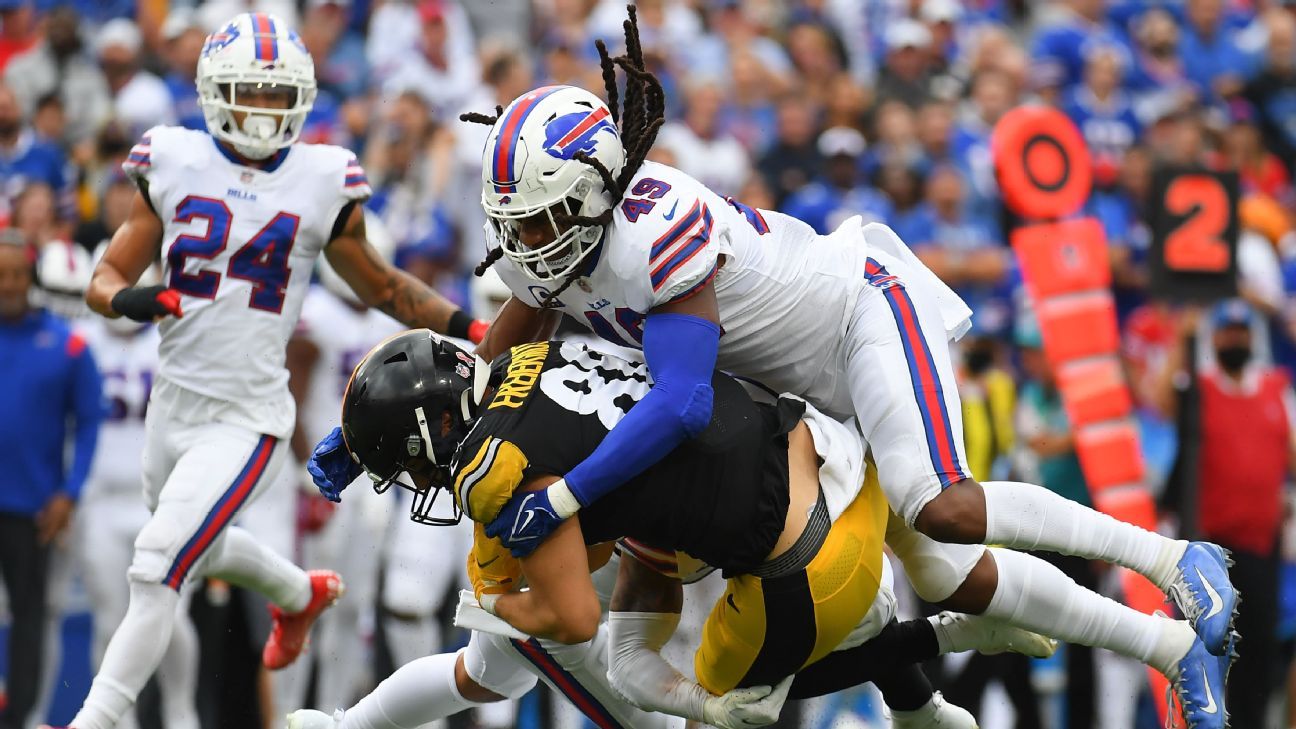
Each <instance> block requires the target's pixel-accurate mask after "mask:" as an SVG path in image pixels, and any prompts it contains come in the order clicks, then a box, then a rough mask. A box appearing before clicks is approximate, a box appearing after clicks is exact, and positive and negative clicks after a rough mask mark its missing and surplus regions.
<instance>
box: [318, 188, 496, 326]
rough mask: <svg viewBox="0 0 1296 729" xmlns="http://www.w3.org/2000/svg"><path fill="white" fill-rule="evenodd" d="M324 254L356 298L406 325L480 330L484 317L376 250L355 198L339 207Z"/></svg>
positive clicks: (483, 324)
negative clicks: (370, 243)
mask: <svg viewBox="0 0 1296 729" xmlns="http://www.w3.org/2000/svg"><path fill="white" fill-rule="evenodd" d="M324 255H325V256H327V257H328V262H329V264H330V265H332V266H333V269H334V270H335V271H337V272H338V275H340V276H341V277H342V279H343V280H344V281H346V282H347V285H348V286H350V287H351V290H352V291H355V293H356V296H358V297H360V300H361V301H363V302H364V303H365V304H366V305H367V306H371V307H373V308H375V309H378V310H379V311H381V312H383V313H384V314H387V315H388V316H390V317H391V318H393V319H395V320H396V321H399V322H400V323H402V324H404V325H405V326H407V327H411V328H420V327H426V328H428V329H431V330H432V331H434V332H438V333H441V334H446V335H449V336H451V337H458V338H460V339H468V340H471V341H474V342H479V341H481V338H482V335H483V334H485V331H486V327H487V326H488V323H487V322H484V321H481V320H480V319H477V320H475V319H473V318H472V317H471V316H469V315H468V314H467V312H465V311H463V310H462V309H460V308H459V307H457V306H455V305H454V304H452V303H450V301H448V300H447V299H446V298H445V297H443V296H441V295H440V294H438V293H437V292H436V291H434V290H433V289H432V288H431V287H430V286H428V285H427V284H425V283H423V282H422V281H419V280H418V279H417V278H415V277H413V276H411V275H410V274H408V273H406V272H405V271H402V270H400V269H398V268H396V267H395V266H393V265H391V264H390V263H388V262H387V261H384V260H383V258H382V256H380V255H378V252H377V251H375V250H374V249H373V246H371V245H369V242H368V240H367V238H366V236H365V223H364V211H363V210H362V209H361V207H360V205H359V203H355V202H352V203H349V204H348V205H347V207H346V208H344V209H343V211H342V214H341V215H340V216H339V217H338V222H337V225H335V226H334V229H333V236H332V238H331V239H330V240H329V244H328V246H327V247H326V248H325V249H324Z"/></svg>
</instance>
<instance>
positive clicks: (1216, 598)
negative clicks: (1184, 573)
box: [1193, 567, 1224, 620]
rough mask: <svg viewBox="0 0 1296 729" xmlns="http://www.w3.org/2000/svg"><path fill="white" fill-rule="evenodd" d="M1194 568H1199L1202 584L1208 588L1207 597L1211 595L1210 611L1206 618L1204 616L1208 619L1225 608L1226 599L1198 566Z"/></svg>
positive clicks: (1198, 577)
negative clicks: (1221, 596)
mask: <svg viewBox="0 0 1296 729" xmlns="http://www.w3.org/2000/svg"><path fill="white" fill-rule="evenodd" d="M1193 569H1195V570H1197V579H1199V580H1201V581H1202V586H1203V587H1205V588H1206V597H1209V598H1210V601H1211V607H1210V611H1209V612H1207V613H1206V617H1205V618H1202V619H1203V620H1208V619H1210V618H1213V617H1215V616H1216V615H1219V614H1220V611H1221V610H1223V609H1224V600H1223V599H1221V598H1220V595H1219V593H1218V592H1216V591H1215V588H1214V587H1212V586H1211V583H1210V581H1209V580H1207V579H1206V578H1205V577H1203V576H1202V573H1201V569H1200V568H1197V567H1194V568H1193Z"/></svg>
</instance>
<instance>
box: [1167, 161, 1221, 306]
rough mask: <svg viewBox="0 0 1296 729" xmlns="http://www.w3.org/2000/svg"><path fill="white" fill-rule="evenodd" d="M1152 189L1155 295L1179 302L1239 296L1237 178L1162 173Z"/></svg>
mask: <svg viewBox="0 0 1296 729" xmlns="http://www.w3.org/2000/svg"><path fill="white" fill-rule="evenodd" d="M1152 189H1153V193H1152V194H1153V197H1152V199H1153V200H1154V201H1155V202H1154V204H1153V207H1152V214H1151V216H1150V218H1151V220H1150V223H1151V226H1152V251H1151V253H1152V255H1151V258H1150V260H1149V265H1150V268H1151V275H1152V281H1151V283H1152V293H1153V294H1154V295H1156V296H1158V297H1160V298H1168V299H1174V300H1178V301H1184V300H1194V301H1211V300H1215V299H1220V298H1226V297H1229V296H1234V295H1236V294H1237V236H1238V214H1237V208H1238V179H1237V175H1236V174H1235V173H1231V172H1210V171H1206V170H1201V169H1191V168H1163V169H1160V170H1158V171H1157V173H1156V176H1155V178H1154V184H1153V188H1152Z"/></svg>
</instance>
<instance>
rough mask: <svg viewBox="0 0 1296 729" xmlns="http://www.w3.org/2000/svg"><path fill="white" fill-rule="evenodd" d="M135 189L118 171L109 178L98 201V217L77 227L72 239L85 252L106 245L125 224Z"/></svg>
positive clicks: (132, 183)
mask: <svg viewBox="0 0 1296 729" xmlns="http://www.w3.org/2000/svg"><path fill="white" fill-rule="evenodd" d="M137 189H138V188H136V187H135V183H134V182H132V181H131V179H130V178H129V177H127V176H126V175H125V174H123V173H121V172H120V171H119V172H117V173H116V174H115V175H113V176H111V177H110V178H109V180H108V184H107V186H106V187H105V188H104V191H103V196H102V199H101V200H100V201H99V210H98V215H97V216H96V217H95V218H94V219H93V220H90V221H87V222H83V223H81V225H79V226H77V229H76V232H75V233H73V234H72V239H73V240H74V241H76V242H77V243H78V244H79V245H80V246H81V247H83V248H85V249H86V250H87V251H93V250H95V249H96V248H98V247H99V246H100V245H101V244H104V243H107V242H108V241H109V240H110V239H111V238H112V235H113V233H115V232H117V229H118V228H119V227H121V224H122V223H124V222H126V217H127V216H128V215H129V214H130V209H131V201H132V200H134V198H135V191H136V190H137Z"/></svg>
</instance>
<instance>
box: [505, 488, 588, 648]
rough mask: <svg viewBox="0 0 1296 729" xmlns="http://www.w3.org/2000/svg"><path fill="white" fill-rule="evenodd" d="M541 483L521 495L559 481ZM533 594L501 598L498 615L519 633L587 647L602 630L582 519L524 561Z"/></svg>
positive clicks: (562, 529) (565, 525)
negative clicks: (599, 630) (582, 644)
mask: <svg viewBox="0 0 1296 729" xmlns="http://www.w3.org/2000/svg"><path fill="white" fill-rule="evenodd" d="M554 480H555V479H554V477H545V478H542V479H537V480H535V481H532V482H531V483H529V484H527V485H526V486H524V487H523V488H522V489H519V491H531V490H533V489H536V488H540V487H542V486H544V485H547V484H548V483H549V482H552V481H554ZM521 566H522V575H523V577H525V578H526V582H527V585H528V587H529V589H528V590H526V591H524V592H510V593H506V594H503V595H500V596H499V598H498V599H497V600H496V601H495V602H494V605H493V607H492V608H490V609H492V610H493V612H494V613H495V614H496V615H497V616H499V617H500V618H502V619H504V621H505V622H507V623H509V624H510V625H512V626H513V627H515V628H517V629H518V630H520V631H522V632H523V633H526V634H527V635H532V636H535V637H537V638H548V639H550V640H556V641H558V642H559V643H584V642H585V641H587V640H591V639H593V637H594V634H595V633H596V632H598V623H599V616H600V615H601V613H602V611H601V609H600V608H599V603H598V595H596V594H595V592H594V583H593V581H592V580H591V579H590V557H589V552H588V551H587V550H586V548H585V540H584V538H583V536H582V534H581V528H580V521H579V520H576V519H569V520H567V521H566V522H564V523H563V524H562V525H561V526H560V527H559V528H558V530H557V531H555V532H554V533H553V535H552V536H551V537H550V538H549V539H548V540H546V541H545V543H544V544H542V545H540V547H539V548H538V549H536V550H535V551H534V552H532V553H531V554H530V555H529V556H527V557H524V558H523V559H522V560H521Z"/></svg>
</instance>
